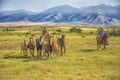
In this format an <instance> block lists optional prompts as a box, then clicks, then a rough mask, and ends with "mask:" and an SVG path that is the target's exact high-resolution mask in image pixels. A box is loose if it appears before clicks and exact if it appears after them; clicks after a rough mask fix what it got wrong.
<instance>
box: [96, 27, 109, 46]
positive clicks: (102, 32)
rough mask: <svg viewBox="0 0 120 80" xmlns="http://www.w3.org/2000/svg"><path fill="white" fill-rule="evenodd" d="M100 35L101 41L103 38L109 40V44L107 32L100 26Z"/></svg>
mask: <svg viewBox="0 0 120 80" xmlns="http://www.w3.org/2000/svg"><path fill="white" fill-rule="evenodd" d="M98 37H99V38H100V40H99V42H101V41H102V40H103V39H104V40H105V41H106V42H107V43H106V44H108V41H107V38H108V36H107V33H106V31H105V30H103V28H100V30H99V31H98Z"/></svg>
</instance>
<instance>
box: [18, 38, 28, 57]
mask: <svg viewBox="0 0 120 80" xmlns="http://www.w3.org/2000/svg"><path fill="white" fill-rule="evenodd" d="M20 48H21V52H20V54H23V55H24V56H27V42H26V39H24V41H23V43H21V45H20Z"/></svg>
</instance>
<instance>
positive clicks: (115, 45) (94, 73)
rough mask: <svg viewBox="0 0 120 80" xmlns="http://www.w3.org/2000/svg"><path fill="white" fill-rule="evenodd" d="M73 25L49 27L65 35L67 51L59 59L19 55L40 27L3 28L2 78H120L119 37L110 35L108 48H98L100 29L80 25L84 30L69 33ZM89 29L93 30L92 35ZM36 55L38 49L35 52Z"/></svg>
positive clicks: (0, 38) (0, 46)
mask: <svg viewBox="0 0 120 80" xmlns="http://www.w3.org/2000/svg"><path fill="white" fill-rule="evenodd" d="M70 28H71V27H61V26H60V27H49V28H47V29H48V32H50V33H51V35H53V34H52V33H53V32H55V33H56V34H55V35H54V36H55V38H58V37H60V36H61V33H57V32H56V29H61V30H62V34H65V35H66V49H67V52H66V53H65V54H64V55H63V56H61V57H57V58H53V59H47V60H46V59H45V58H42V59H41V60H37V59H36V58H34V60H32V59H31V57H30V55H29V56H28V57H24V56H22V55H20V43H21V42H22V41H23V38H27V40H28V39H29V37H30V36H31V35H32V36H33V38H34V39H36V37H39V36H40V32H41V28H40V27H38V26H37V27H36V26H33V27H19V28H18V27H15V28H14V31H7V32H3V31H2V29H3V28H0V80H120V61H119V60H120V37H110V38H109V43H110V44H109V45H108V46H107V51H102V50H96V40H95V39H96V33H95V31H96V30H97V28H93V27H91V28H83V27H82V28H81V29H82V30H83V33H82V34H81V33H68V30H69V29H70ZM90 32H93V33H91V34H90ZM35 56H36V52H35Z"/></svg>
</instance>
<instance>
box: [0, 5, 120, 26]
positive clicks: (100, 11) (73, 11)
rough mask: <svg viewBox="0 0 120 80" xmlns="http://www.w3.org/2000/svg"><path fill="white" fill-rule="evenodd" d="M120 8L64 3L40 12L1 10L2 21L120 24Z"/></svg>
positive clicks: (0, 19)
mask: <svg viewBox="0 0 120 80" xmlns="http://www.w3.org/2000/svg"><path fill="white" fill-rule="evenodd" d="M119 9H120V6H110V5H105V4H101V5H97V6H89V7H84V8H74V7H72V6H69V5H62V6H57V7H54V8H50V9H47V10H45V11H43V12H40V13H38V14H33V13H31V12H29V11H25V10H18V11H13V12H0V22H18V21H31V22H67V23H74V22H78V23H86V24H93V25H120V15H119V14H120V12H119Z"/></svg>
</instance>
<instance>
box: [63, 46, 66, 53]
mask: <svg viewBox="0 0 120 80" xmlns="http://www.w3.org/2000/svg"><path fill="white" fill-rule="evenodd" d="M63 47H64V53H66V48H65V45H64V46H63Z"/></svg>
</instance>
